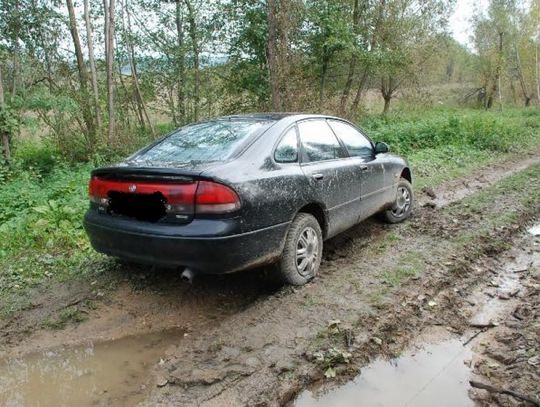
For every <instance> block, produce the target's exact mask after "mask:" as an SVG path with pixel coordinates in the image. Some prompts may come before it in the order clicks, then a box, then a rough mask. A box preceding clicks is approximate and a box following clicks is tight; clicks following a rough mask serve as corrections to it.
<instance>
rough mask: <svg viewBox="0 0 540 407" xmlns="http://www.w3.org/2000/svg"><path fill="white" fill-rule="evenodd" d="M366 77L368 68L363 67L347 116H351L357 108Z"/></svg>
mask: <svg viewBox="0 0 540 407" xmlns="http://www.w3.org/2000/svg"><path fill="white" fill-rule="evenodd" d="M367 79H368V70H367V69H365V70H364V72H363V73H362V76H361V77H360V82H359V83H358V88H357V89H356V95H355V96H354V100H353V102H352V104H351V108H350V109H349V117H351V118H352V117H353V116H354V114H355V113H356V111H357V110H358V105H359V104H360V99H362V92H364V86H366V82H367Z"/></svg>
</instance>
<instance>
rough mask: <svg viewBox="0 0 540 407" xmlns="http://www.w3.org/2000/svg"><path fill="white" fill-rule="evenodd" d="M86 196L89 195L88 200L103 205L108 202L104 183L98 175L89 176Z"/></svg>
mask: <svg viewBox="0 0 540 407" xmlns="http://www.w3.org/2000/svg"><path fill="white" fill-rule="evenodd" d="M88 196H89V197H90V201H92V202H94V203H96V204H100V205H105V206H107V205H108V204H109V199H108V197H107V188H106V185H105V183H104V182H103V181H102V180H100V179H99V178H98V177H92V178H90V182H89V183H88Z"/></svg>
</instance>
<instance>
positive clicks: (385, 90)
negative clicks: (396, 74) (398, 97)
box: [381, 75, 397, 114]
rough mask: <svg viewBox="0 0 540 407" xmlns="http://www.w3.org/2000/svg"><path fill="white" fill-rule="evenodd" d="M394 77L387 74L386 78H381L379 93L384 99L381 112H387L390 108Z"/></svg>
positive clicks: (394, 88)
mask: <svg viewBox="0 0 540 407" xmlns="http://www.w3.org/2000/svg"><path fill="white" fill-rule="evenodd" d="M396 87H397V86H395V79H394V78H393V77H392V76H391V75H389V76H388V78H387V80H385V78H384V77H383V78H381V94H382V97H383V99H384V107H383V111H382V112H383V114H386V113H388V111H389V110H390V101H391V100H392V98H393V97H394V91H395V90H396Z"/></svg>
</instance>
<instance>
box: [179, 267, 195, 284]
mask: <svg viewBox="0 0 540 407" xmlns="http://www.w3.org/2000/svg"><path fill="white" fill-rule="evenodd" d="M180 277H181V278H182V280H184V281H185V282H187V283H189V284H193V279H194V278H195V273H194V272H193V270H191V269H188V268H185V269H184V271H182V275H181V276H180Z"/></svg>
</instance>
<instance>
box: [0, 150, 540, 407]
mask: <svg viewBox="0 0 540 407" xmlns="http://www.w3.org/2000/svg"><path fill="white" fill-rule="evenodd" d="M538 162H540V154H536V155H533V156H531V157H528V158H526V159H524V160H517V159H513V160H508V161H505V162H503V163H499V164H497V165H495V166H491V167H487V168H484V169H482V170H480V171H477V172H476V173H475V174H474V175H471V176H469V177H466V178H462V179H460V180H456V181H452V182H449V183H446V184H444V185H442V186H440V187H438V188H436V189H435V190H433V191H426V192H423V193H419V194H418V198H419V199H418V201H419V204H420V205H418V207H417V209H416V212H415V216H414V218H413V219H412V220H411V221H410V222H408V223H406V224H404V225H399V226H389V225H385V224H382V223H379V222H378V221H377V220H375V219H371V220H368V221H366V222H364V223H363V224H361V225H359V226H358V227H356V228H354V229H351V230H349V231H348V232H346V233H344V234H342V235H340V236H338V237H337V238H335V239H332V240H331V241H329V242H327V244H326V247H325V252H324V259H323V265H322V268H321V275H320V277H319V278H318V279H317V280H316V281H314V282H312V283H310V284H308V285H307V286H305V287H302V288H299V289H293V288H290V287H280V286H279V284H278V283H277V282H276V281H275V280H274V278H273V277H272V270H271V269H263V270H257V271H255V272H248V273H242V274H237V275H232V276H221V277H217V278H216V277H206V278H200V279H198V280H197V281H196V284H195V285H193V286H187V285H185V283H182V282H181V281H180V279H179V276H178V275H177V274H175V273H172V272H169V271H165V270H151V271H150V270H147V269H144V268H134V267H127V266H124V267H120V268H119V269H118V270H117V271H116V272H115V273H116V274H115V276H116V280H115V284H114V286H113V288H112V289H108V288H107V287H106V286H105V285H104V284H103V283H102V282H101V281H97V282H96V283H95V285H90V286H88V284H86V285H84V284H81V283H77V284H74V285H73V286H66V285H63V286H61V290H63V291H61V290H56V291H55V292H54V294H51V293H47V294H45V295H42V296H41V297H39V296H36V301H35V303H36V304H35V305H36V306H35V307H34V308H33V309H30V310H27V311H25V312H24V313H23V314H22V315H18V316H17V318H15V319H14V320H11V321H8V323H6V324H5V325H4V327H3V329H2V331H3V335H4V336H3V340H2V343H3V344H4V352H6V353H9V354H23V353H25V352H27V351H28V350H30V349H36V348H49V347H54V346H55V345H58V344H75V343H79V342H80V341H81V340H82V339H85V340H88V339H92V340H108V339H112V338H118V337H120V336H126V335H138V334H142V333H145V332H151V331H159V330H163V329H170V328H181V329H182V330H183V331H182V332H185V333H187V336H186V335H183V336H182V339H181V340H180V338H179V339H178V345H176V346H173V347H172V348H170V349H168V350H167V351H166V352H164V356H163V363H161V364H160V366H158V367H156V368H155V369H154V372H153V374H152V378H151V381H152V382H153V383H157V384H159V385H160V387H155V388H154V389H153V391H152V392H151V393H150V394H149V395H148V403H149V404H152V405H153V404H162V405H169V404H172V403H175V404H178V405H191V404H193V405H195V404H197V405H282V404H284V403H287V402H288V401H290V400H291V399H292V398H293V397H294V395H296V394H297V393H298V391H299V390H300V389H301V388H302V387H303V386H304V385H305V384H308V383H312V382H313V381H316V380H320V379H321V377H322V370H321V368H320V367H319V366H317V364H316V363H312V361H311V360H310V358H311V355H312V354H313V352H314V351H316V350H319V349H322V348H324V347H328V346H331V345H339V346H342V347H343V346H345V345H349V347H350V348H351V349H352V350H353V354H354V362H355V363H354V364H351V365H347V366H352V365H355V366H361V365H362V364H365V363H366V362H367V361H368V360H369V359H370V358H371V357H373V356H374V355H379V354H392V353H396V352H399V350H400V349H402V347H403V346H405V344H406V343H407V341H408V338H410V337H412V336H414V334H415V333H417V332H418V330H419V329H421V327H422V326H424V325H425V324H429V323H434V321H433V320H434V318H435V316H434V315H431V313H430V312H429V310H426V305H425V301H426V298H430V297H434V296H436V295H437V294H439V293H441V292H446V291H447V289H448V288H449V287H452V286H453V285H454V284H455V281H456V278H458V279H459V280H460V284H462V288H461V292H464V290H465V291H466V290H467V287H469V286H470V287H471V289H472V287H474V286H475V285H476V284H478V282H479V281H480V280H481V279H482V278H483V277H482V273H481V272H480V271H477V272H472V273H471V267H472V265H473V263H474V261H476V260H477V259H478V258H479V257H480V258H483V257H486V256H487V257H489V256H490V255H491V254H493V253H498V252H499V251H500V250H501V248H500V247H499V246H500V239H501V238H509V237H511V236H512V235H513V234H514V233H516V230H517V226H519V224H521V223H523V222H525V221H526V220H527V219H529V218H530V217H531V216H532V215H533V213H531V211H530V210H525V209H523V208H521V209H520V208H517V207H516V208H515V213H516V215H515V218H514V220H513V225H517V226H516V227H514V226H512V227H508V228H502V229H496V228H497V227H496V226H490V228H491V229H490V230H488V231H486V230H481V229H482V226H483V220H484V219H485V217H486V213H474V212H470V211H463V210H462V209H463V208H462V207H459V201H460V200H461V199H463V198H464V197H465V196H467V195H469V194H474V193H475V192H478V191H480V190H482V189H485V188H488V187H490V186H492V185H493V184H495V183H496V182H498V181H500V180H501V179H503V178H505V177H507V176H509V175H511V174H513V173H516V172H519V171H521V170H523V169H524V168H527V167H528V166H530V165H534V164H536V163H538ZM453 202H454V203H457V205H456V206H454V205H452V203H453ZM514 206H515V196H513V195H512V194H506V195H505V196H502V197H501V199H500V200H499V201H498V202H497V205H494V206H493V207H492V208H491V209H490V210H491V211H492V213H493V214H494V215H495V214H497V213H499V212H500V211H503V210H508V209H509V208H513V207H514ZM434 207H435V208H434ZM443 207H447V208H443ZM439 208H441V209H439ZM487 216H489V214H488V215H487ZM488 229H489V228H488ZM465 232H467V233H468V234H472V238H471V239H473V240H472V241H471V243H472V245H469V246H467V245H465V246H464V245H462V244H461V243H460V241H459V237H460V235H461V234H463V233H465ZM491 234H495V235H496V239H491V238H490V235H491ZM415 268H417V269H418V270H415ZM401 274H404V275H405V277H406V278H405V279H404V281H407V280H408V282H407V283H403V284H402V281H398V280H397V279H398V278H402V277H403V276H401ZM420 291H422V293H423V294H422V295H423V296H424V297H423V299H422V300H421V301H420V300H418V292H420ZM452 292H453V291H452ZM454 294H455V293H454ZM448 296H449V297H448V298H443V299H442V300H440V301H441V306H440V307H439V310H441V312H438V313H437V316H436V318H437V319H439V320H440V321H439V322H441V323H444V322H445V321H446V320H448V321H449V323H451V324H452V325H453V326H454V329H456V330H458V331H459V330H463V329H464V326H465V323H466V320H465V318H464V319H463V321H462V323H460V322H459V320H458V322H456V319H455V310H456V309H459V307H461V306H462V305H463V304H462V303H461V302H460V298H461V294H459V295H458V294H455V295H452V294H451V293H450V294H448ZM58 299H60V302H59V304H60V305H58ZM87 299H91V300H92V301H93V302H95V304H96V305H97V309H95V310H92V309H91V308H86V309H84V311H85V312H86V313H87V315H88V320H87V321H86V322H84V323H81V324H79V325H72V326H68V327H67V328H66V329H65V330H63V331H50V330H42V331H39V332H38V333H37V334H35V335H33V336H32V337H31V338H28V339H27V340H26V341H25V342H24V343H22V344H20V345H17V344H16V342H17V340H18V339H20V338H21V337H22V336H23V335H24V332H25V331H26V330H28V329H29V328H30V327H31V326H32V323H33V322H35V321H39V320H40V318H42V316H43V314H44V313H45V312H47V307H51V304H52V303H54V302H55V301H57V304H56V307H57V309H59V310H60V309H62V307H65V306H67V305H69V306H71V305H73V304H72V303H73V302H75V305H78V304H81V303H84V301H86V300H87ZM456 307H457V308H456ZM92 308H93V307H92ZM445 318H447V319H445ZM336 319H339V320H340V321H341V324H340V326H341V328H340V331H339V335H337V336H336V337H334V336H333V335H329V334H327V332H326V331H327V325H328V321H330V320H336ZM404 321H407V324H406V325H405V324H404ZM373 337H376V338H380V339H381V340H382V342H381V343H380V344H379V343H378V341H377V342H374V341H373V340H372V338H373ZM344 338H345V339H344ZM344 340H345V341H346V342H347V344H344V343H343V341H344ZM165 355H167V356H165ZM347 366H345V367H344V368H342V369H344V370H343V371H342V372H340V376H341V377H342V378H346V377H348V376H349V375H353V374H354V373H355V372H356V368H355V369H351V368H349V367H347Z"/></svg>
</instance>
